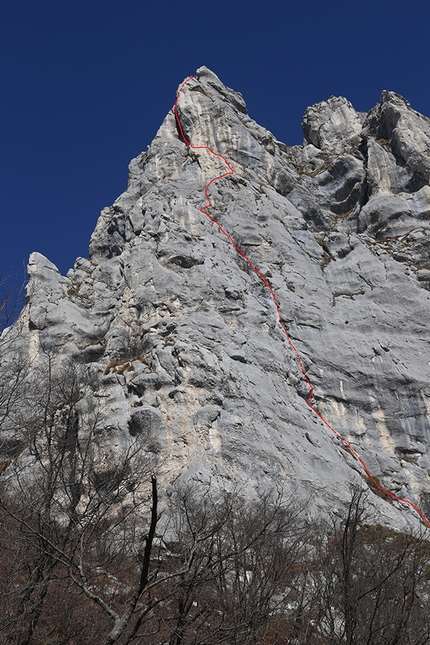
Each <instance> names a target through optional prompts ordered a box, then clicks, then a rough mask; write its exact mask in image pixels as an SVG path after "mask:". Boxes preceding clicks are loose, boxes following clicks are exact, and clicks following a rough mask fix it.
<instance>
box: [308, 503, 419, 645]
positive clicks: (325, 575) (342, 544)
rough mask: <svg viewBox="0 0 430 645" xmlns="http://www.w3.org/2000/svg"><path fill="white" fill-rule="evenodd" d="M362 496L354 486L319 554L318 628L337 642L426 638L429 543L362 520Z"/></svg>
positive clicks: (374, 644)
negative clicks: (337, 522) (345, 506)
mask: <svg viewBox="0 0 430 645" xmlns="http://www.w3.org/2000/svg"><path fill="white" fill-rule="evenodd" d="M366 505H367V495H366V494H365V493H364V492H363V491H362V490H354V491H353V493H352V497H351V501H350V504H349V506H348V510H347V514H346V516H345V519H344V521H343V523H342V524H340V525H337V526H335V527H334V530H333V531H332V532H331V533H329V532H328V531H325V534H326V536H328V537H327V542H326V544H325V545H324V547H323V550H322V552H321V553H320V559H319V562H320V564H321V568H320V569H319V570H318V578H319V597H320V600H321V605H320V616H319V627H320V631H321V633H322V634H323V635H325V636H326V638H327V642H328V643H330V644H333V645H335V644H339V645H397V644H402V645H403V644H407V645H423V644H424V643H428V642H430V625H429V620H428V616H427V613H428V608H429V606H428V592H429V589H428V573H429V567H430V545H429V543H428V542H427V541H425V540H424V539H423V537H422V536H421V535H413V534H404V533H396V532H395V531H393V530H389V529H387V528H384V527H382V526H375V525H373V526H369V525H367V524H366V520H367V516H366Z"/></svg>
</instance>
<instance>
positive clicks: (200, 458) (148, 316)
mask: <svg viewBox="0 0 430 645" xmlns="http://www.w3.org/2000/svg"><path fill="white" fill-rule="evenodd" d="M178 115H179V118H180V121H181V124H182V127H183V130H184V133H185V135H186V137H187V138H188V139H189V140H190V141H191V142H192V143H193V144H194V145H195V146H210V148H211V149H212V150H214V151H216V152H218V153H220V154H222V155H225V157H226V158H227V159H228V161H229V163H231V166H232V168H233V169H234V172H235V174H234V175H233V176H229V177H226V178H224V179H221V180H218V181H217V182H215V183H214V184H212V186H211V188H210V196H211V200H212V203H213V207H212V208H211V210H210V212H211V214H212V215H213V216H214V217H216V218H217V220H218V221H219V222H220V223H221V225H222V226H223V228H224V229H225V230H226V231H227V232H228V233H229V234H230V235H231V236H232V238H233V239H234V240H235V241H236V243H237V244H238V245H239V246H240V247H241V248H242V249H243V251H244V252H245V253H246V254H247V256H248V257H249V258H250V260H251V261H252V263H253V264H254V265H255V266H256V267H257V268H258V269H259V271H260V272H261V273H263V274H264V275H265V276H266V277H267V279H268V280H269V282H270V284H271V285H272V286H273V288H274V290H275V292H276V294H277V298H278V300H279V302H280V307H281V315H282V317H283V319H284V320H285V322H286V323H287V326H288V329H289V331H290V334H291V337H292V339H293V342H294V344H295V345H296V347H297V349H298V350H299V352H300V354H301V356H302V359H303V362H304V365H305V368H306V371H307V374H308V376H309V378H310V380H311V381H312V383H313V385H314V386H315V396H314V403H315V406H316V407H317V409H318V410H319V411H320V412H321V414H322V415H323V416H324V417H325V418H326V419H327V420H328V421H329V423H330V424H331V425H333V426H334V427H335V428H336V430H337V431H338V432H339V433H340V434H341V435H343V436H344V437H345V438H346V439H347V440H348V441H349V442H350V443H351V445H352V446H353V448H354V449H355V450H356V451H357V452H358V453H359V454H360V455H361V456H362V458H363V459H364V460H365V461H366V463H367V464H368V467H369V470H370V471H371V472H372V474H373V475H374V476H375V477H377V478H378V479H379V480H380V481H381V483H382V484H383V485H384V486H385V487H386V488H387V489H388V490H390V491H393V492H395V493H396V494H398V495H400V496H402V497H406V498H409V499H411V500H413V501H414V502H415V503H416V504H418V505H419V506H420V508H421V509H422V510H423V511H424V512H426V513H428V514H430V496H429V495H430V481H429V468H430V460H429V430H430V424H429V414H430V362H429V361H430V351H429V336H430V334H429V319H430V259H429V252H430V244H429V240H430V186H429V178H430V121H429V119H427V118H426V117H424V116H422V115H420V114H418V113H416V112H415V111H414V110H413V109H412V108H411V107H410V105H409V103H408V102H407V101H405V99H403V98H402V97H400V96H399V95H397V94H395V93H394V92H383V93H382V97H381V102H380V103H379V104H378V105H377V106H376V107H375V108H373V109H372V110H371V111H370V112H369V113H368V114H364V113H357V112H356V111H355V110H354V108H353V107H352V105H351V104H350V103H349V102H348V101H347V100H346V99H344V98H335V97H331V98H329V99H328V100H327V101H325V102H323V103H319V104H317V105H314V106H312V107H311V108H308V110H307V111H306V114H305V117H304V121H303V131H304V134H305V137H306V139H305V141H304V143H303V145H301V146H294V147H288V146H286V145H284V144H283V143H281V142H279V141H277V140H276V139H275V137H274V136H273V135H272V134H271V133H270V132H269V131H268V130H266V129H264V128H263V127H261V126H259V125H258V124H257V123H255V122H254V121H253V120H252V119H251V118H250V117H249V116H248V114H247V110H246V105H245V102H244V100H243V98H242V96H241V95H240V94H238V93H236V92H234V91H232V90H231V89H229V88H227V87H225V86H224V85H223V84H222V82H221V81H220V80H219V79H218V78H217V77H216V76H215V74H213V73H212V72H211V71H209V70H208V69H206V68H204V67H203V68H200V69H199V70H198V71H197V77H196V78H195V79H193V80H191V81H190V82H189V83H188V84H187V85H186V86H185V87H184V89H183V91H182V93H181V95H180V98H179V101H178ZM223 172H225V165H224V162H223V161H222V159H220V158H219V157H218V158H217V157H214V156H213V155H211V154H210V153H208V151H207V150H205V149H201V150H193V149H191V148H190V147H189V146H187V145H186V144H185V143H184V141H183V140H182V138H181V136H180V134H179V132H178V128H177V125H176V122H175V117H174V114H173V111H170V112H169V114H168V115H167V117H166V118H165V120H164V122H163V124H162V126H161V127H160V129H159V131H158V133H157V135H156V137H155V139H154V141H153V142H152V143H151V145H150V146H149V148H148V150H147V151H146V152H143V153H142V154H141V155H139V156H138V157H137V158H136V159H134V160H133V161H132V162H131V164H130V176H129V185H128V188H127V190H126V192H125V193H123V194H122V195H121V196H120V197H119V198H118V199H117V200H116V202H115V203H114V204H113V205H112V206H111V207H109V208H106V209H104V210H103V211H102V213H101V215H100V218H99V220H98V223H97V226H96V229H95V231H94V233H93V235H92V237H91V241H90V252H89V258H88V259H83V258H78V259H77V260H76V263H75V267H74V268H73V269H72V270H70V271H69V273H68V274H67V276H66V277H63V276H61V275H60V274H59V272H58V271H57V269H56V267H55V266H54V265H53V264H52V263H50V262H49V261H48V260H47V259H46V258H44V257H43V256H41V255H40V254H38V253H34V254H32V256H31V257H30V263H29V277H30V279H29V284H28V288H27V292H28V298H27V304H26V306H25V308H24V310H23V312H22V314H21V317H20V319H19V320H18V321H17V322H16V323H15V325H14V326H13V327H12V328H10V329H8V330H6V332H5V333H4V334H3V337H2V340H1V342H2V352H3V359H4V361H6V362H7V360H8V358H10V357H11V356H12V355H13V354H14V353H16V352H20V355H21V356H23V357H27V358H28V359H29V360H30V365H36V364H37V362H38V361H44V360H46V356H48V355H49V356H54V357H57V359H58V360H61V361H63V362H66V361H67V360H68V359H70V358H74V359H77V360H78V361H79V362H80V363H82V364H84V365H86V366H87V368H88V370H89V372H90V374H92V375H93V376H94V388H93V391H92V393H91V392H90V391H89V392H88V393H87V395H86V406H87V409H89V408H91V406H92V405H93V402H94V405H95V402H96V400H97V401H100V400H101V399H102V400H103V406H102V408H101V412H100V419H99V422H98V423H99V430H100V431H99V433H98V436H99V437H101V438H100V439H99V441H100V445H101V448H100V449H101V450H102V451H104V455H105V457H104V461H106V460H107V461H109V460H115V459H116V458H117V456H118V454H119V452H121V451H123V450H126V449H127V446H128V445H130V441H132V440H133V438H135V437H136V436H143V435H145V436H146V437H149V443H148V442H146V443H145V449H146V450H151V451H152V453H153V454H154V455H156V457H157V459H158V464H159V466H158V468H159V470H160V473H161V474H160V476H161V477H162V478H163V479H164V481H165V482H166V483H167V484H170V483H172V482H174V481H177V480H178V479H179V480H186V479H189V478H194V479H198V480H205V481H207V480H209V479H211V480H213V481H215V482H219V483H220V484H222V485H227V486H230V485H233V484H234V483H238V484H239V485H241V486H243V487H245V488H247V487H249V488H254V489H256V488H258V487H259V486H270V485H273V484H275V485H283V486H285V487H287V488H293V489H294V490H295V491H296V494H297V495H298V496H299V497H300V498H302V499H311V500H312V505H313V508H314V509H315V510H317V511H319V512H322V513H325V512H327V511H329V510H332V509H336V507H337V506H338V505H339V504H341V503H342V501H344V500H345V499H346V498H347V497H348V496H349V488H348V485H349V483H356V484H359V485H361V486H366V480H365V477H364V473H363V471H362V468H361V466H360V464H359V463H358V462H357V461H356V460H355V459H354V458H353V457H352V456H351V455H350V454H349V453H348V452H346V451H345V450H344V449H342V447H341V445H340V443H339V441H338V439H336V437H335V436H334V435H333V434H332V433H331V432H330V431H329V430H328V428H327V427H326V426H324V425H323V423H322V422H321V421H320V420H319V419H318V418H317V417H316V416H315V414H313V413H312V411H311V410H310V409H309V408H308V407H307V405H306V402H305V399H306V396H307V393H308V387H307V386H306V384H305V383H304V381H303V378H302V374H301V371H300V368H299V366H298V364H297V361H296V358H295V356H294V353H293V351H292V349H291V347H290V346H289V344H288V343H287V340H286V337H285V334H284V332H283V330H282V328H281V327H280V325H279V321H278V316H277V315H276V311H275V308H274V304H273V301H272V299H271V297H270V294H269V293H268V291H267V289H265V288H264V285H263V283H262V281H261V279H260V278H258V276H257V275H256V274H255V273H254V272H253V271H252V270H251V269H250V268H249V266H248V265H247V264H246V263H245V262H244V260H243V259H242V258H241V256H240V255H239V254H238V253H237V252H236V251H235V250H234V248H233V247H232V246H231V244H230V243H229V242H228V240H227V239H226V238H225V237H224V236H223V235H222V234H221V233H220V231H219V229H218V228H217V227H216V225H214V224H213V222H211V221H210V220H209V219H208V218H207V217H206V216H205V215H204V214H202V213H201V212H200V211H199V209H200V207H201V206H203V205H204V203H205V199H204V194H203V193H204V188H205V186H206V184H207V183H208V182H209V181H210V179H211V178H213V177H214V176H216V175H218V174H221V173H223ZM31 369H32V368H31ZM92 397H94V401H93V400H92ZM84 416H85V415H84V414H83V415H82V419H81V423H84V422H85V419H84ZM10 432H11V431H10V429H9V433H10ZM102 462H103V460H101V462H100V463H102ZM370 500H371V504H372V505H373V507H374V509H375V510H376V511H377V512H378V513H380V514H381V518H382V519H381V521H387V522H390V523H392V524H395V525H401V523H402V522H412V521H414V520H413V519H412V517H413V513H412V511H411V510H410V509H409V510H402V511H401V510H400V506H398V505H397V506H396V504H391V505H390V504H388V503H387V502H385V501H383V500H382V499H381V498H379V497H376V496H375V495H374V494H373V493H370Z"/></svg>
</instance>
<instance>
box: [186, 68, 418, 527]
mask: <svg viewBox="0 0 430 645" xmlns="http://www.w3.org/2000/svg"><path fill="white" fill-rule="evenodd" d="M197 78H198V77H197V76H190V77H189V78H187V79H186V80H185V81H184V82H183V83H182V85H181V86H180V88H179V89H178V92H177V94H176V101H175V104H174V106H173V112H174V115H175V119H176V123H177V126H178V129H179V132H180V134H181V137H182V139H183V141H184V143H185V144H186V145H187V146H189V147H190V148H192V149H193V150H207V151H208V152H210V154H211V155H213V156H214V157H218V158H219V159H221V160H222V161H223V163H224V164H225V165H226V166H227V168H228V170H227V172H224V173H222V174H221V175H217V176H216V177H213V178H212V179H211V180H210V181H209V183H207V184H206V186H205V189H204V195H205V198H206V204H205V205H204V206H202V207H201V208H200V212H201V213H202V214H203V215H206V217H208V218H209V219H210V220H212V222H213V223H214V224H216V226H217V227H218V228H219V230H220V232H221V233H222V234H223V235H224V236H225V237H226V238H227V239H228V240H229V242H230V243H231V245H232V247H233V248H234V250H235V251H236V252H237V253H239V255H240V256H241V257H242V258H243V259H244V260H245V262H247V264H248V265H249V266H250V267H251V269H252V270H253V271H254V272H255V273H256V274H257V275H258V277H259V278H260V279H261V280H262V282H263V284H264V286H265V287H266V289H267V290H268V291H269V293H270V295H271V296H272V300H273V302H274V304H275V308H276V313H277V315H278V320H279V323H280V325H281V327H282V329H283V330H284V332H285V337H286V339H287V341H288V343H289V345H290V347H291V348H292V350H293V351H294V354H295V356H296V360H297V362H298V364H299V367H300V370H301V372H302V375H303V379H304V381H305V382H306V383H307V385H308V386H309V394H308V396H307V398H306V404H307V406H308V407H309V408H310V409H311V410H312V412H313V413H314V414H316V416H317V417H318V418H319V419H320V420H321V421H322V422H323V424H324V425H325V426H326V427H327V428H328V429H329V430H330V431H331V432H332V433H333V434H334V435H335V437H336V438H337V439H338V440H339V441H340V442H341V443H342V444H343V445H344V446H345V448H346V449H347V450H348V451H349V452H350V453H351V455H352V456H353V457H355V459H357V461H358V462H359V463H360V464H361V466H362V468H363V470H364V472H365V473H366V475H367V476H368V478H369V479H370V481H371V482H372V484H373V485H374V486H375V488H377V489H378V490H380V491H381V492H382V493H384V494H385V495H388V497H391V498H392V499H394V500H395V501H396V502H402V503H403V504H408V505H409V506H411V507H412V508H413V509H414V511H416V513H418V515H419V516H420V518H421V519H422V520H423V522H425V524H426V525H427V526H428V527H430V521H429V520H428V518H427V517H426V516H425V515H424V513H423V512H422V511H420V509H419V508H418V507H417V506H416V505H415V504H414V503H413V502H411V501H410V500H409V499H405V498H404V497H398V496H397V495H395V494H394V493H392V492H391V491H389V490H387V489H386V488H384V487H383V486H381V484H379V482H378V481H377V480H376V479H375V477H373V475H372V474H371V473H370V471H369V469H368V467H367V466H366V464H365V462H364V461H363V459H362V458H361V457H360V455H358V454H357V452H356V451H355V450H354V448H353V447H352V446H351V444H350V443H349V442H348V441H347V440H346V439H345V438H344V437H342V435H340V434H339V432H337V430H335V428H333V426H332V425H331V424H330V423H329V422H328V421H326V419H324V417H323V416H322V414H321V413H320V412H318V410H317V409H316V408H315V407H314V406H313V404H312V397H313V395H314V392H315V388H314V386H313V385H312V383H311V382H310V380H309V377H308V375H307V374H306V370H305V367H304V365H303V361H302V358H301V356H300V354H299V351H298V349H297V347H296V346H295V345H294V343H293V341H292V340H291V337H290V334H289V331H288V329H287V325H286V324H285V322H284V320H283V318H282V315H281V310H280V305H279V301H278V298H277V297H276V293H275V291H274V289H273V287H272V286H271V285H270V284H269V282H268V280H267V278H266V276H265V275H263V274H262V273H261V271H259V270H258V268H257V267H256V266H255V265H254V264H253V263H252V262H251V260H250V259H249V258H248V257H247V256H246V255H245V253H244V252H243V251H242V249H241V248H239V247H238V246H237V244H236V242H235V241H234V239H233V238H232V237H231V235H230V234H229V233H227V231H226V230H225V229H224V228H223V227H222V226H221V224H220V223H219V222H218V220H217V219H216V218H215V217H213V216H212V215H211V214H210V213H208V212H207V209H208V208H210V207H211V206H212V202H211V200H210V197H209V188H210V187H211V185H212V184H213V183H214V182H215V181H217V180H218V179H222V178H223V177H227V176H228V175H234V174H235V172H234V170H233V168H232V167H231V165H230V164H229V163H228V161H227V159H226V158H225V157H224V156H223V155H222V154H220V153H219V152H214V151H213V150H212V149H211V148H209V146H204V145H203V146H195V145H194V144H193V143H191V141H189V139H187V137H186V136H185V133H184V130H183V128H182V124H181V121H180V119H179V114H178V101H179V97H180V95H181V93H182V90H183V89H184V87H185V85H187V83H189V82H190V81H192V80H193V79H197Z"/></svg>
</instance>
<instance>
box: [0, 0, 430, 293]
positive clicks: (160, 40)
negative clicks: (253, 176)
mask: <svg viewBox="0 0 430 645" xmlns="http://www.w3.org/2000/svg"><path fill="white" fill-rule="evenodd" d="M429 25H430V3H429V2H428V0H408V1H406V0H404V1H403V2H399V1H398V0H361V1H358V0H357V1H355V2H351V1H349V0H325V1H324V2H322V1H317V0H308V1H307V2H303V1H302V0H278V1H275V0H265V1H264V2H256V1H253V0H247V1H244V0H240V1H239V0H228V1H226V0H214V1H213V2H210V1H209V0H199V1H197V0H190V1H187V0H181V1H178V2H173V1H170V0H151V1H149V0H121V1H120V0H116V1H115V2H114V1H113V0H103V1H101V0H85V1H83V0H73V2H72V1H71V0H69V1H67V0H39V1H36V0H3V2H2V5H1V8H0V50H1V52H0V54H1V55H0V72H1V76H0V77H1V88H2V98H1V102H0V115H1V120H0V124H1V125H0V131H1V140H0V155H1V175H0V181H1V202H0V204H1V207H0V218H1V235H0V275H1V274H5V273H12V275H15V276H17V277H16V278H15V279H16V280H18V281H19V280H21V279H22V278H23V275H24V270H23V266H24V265H25V263H26V261H27V258H28V255H29V253H30V252H31V251H39V252H41V253H43V254H44V255H46V256H47V257H48V258H49V259H50V260H51V261H53V262H54V263H55V264H57V266H58V267H59V269H60V270H61V272H62V273H65V272H66V271H67V269H68V268H69V267H70V266H72V265H73V262H74V259H75V258H76V257H77V256H79V255H82V256H86V255H87V249H88V241H89V237H90V234H91V232H92V230H93V228H94V225H95V223H96V219H97V217H98V214H99V212H100V210H101V209H102V208H103V207H104V206H108V205H110V204H111V203H112V202H113V201H114V200H115V198H116V197H117V196H118V195H119V194H120V193H121V192H122V191H123V190H124V189H125V187H126V180H127V165H128V162H129V161H130V159H131V158H132V157H134V156H136V155H137V154H138V153H139V152H140V151H141V150H143V149H145V148H146V146H147V145H148V144H149V143H150V141H151V139H152V138H153V136H154V135H155V133H156V131H157V129H158V127H159V125H160V124H161V122H162V120H163V118H164V116H165V114H166V113H167V111H168V110H169V109H170V108H171V106H172V104H173V101H174V98H175V91H176V88H177V86H178V84H179V83H180V82H181V81H182V80H183V79H184V78H185V77H186V76H188V75H190V74H194V73H195V70H196V69H197V68H198V67H200V66H201V65H206V66H208V67H210V68H211V69H212V70H213V71H214V72H215V73H216V74H218V76H219V77H220V78H221V80H222V81H223V82H224V83H226V84H227V85H229V86H230V87H233V88H234V89H236V90H239V91H241V92H242V94H243V95H244V98H245V100H246V102H247V104H248V110H249V114H250V115H251V117H253V118H254V119H256V120H257V121H258V122H259V123H260V124H261V125H263V126H265V127H266V128H268V129H269V130H271V131H272V132H273V133H274V134H275V135H276V137H277V138H278V139H281V140H282V141H284V142H285V143H287V144H291V145H292V144H296V143H301V141H302V134H301V127H300V123H301V118H302V115H303V112H304V110H305V109H306V107H307V106H308V105H311V104H313V103H316V102H318V101H321V100H324V99H326V98H328V97H329V96H330V95H332V94H334V95H343V96H346V97H347V98H348V99H349V100H350V101H351V102H352V103H353V105H354V106H355V108H356V109H358V110H366V111H367V110H369V109H370V108H371V107H373V105H375V104H376V103H377V101H378V99H379V95H380V92H381V90H383V89H391V90H394V91H396V92H398V93H400V94H402V95H403V96H405V97H406V98H407V99H408V100H409V101H410V102H411V103H412V106H413V107H414V108H415V109H416V110H418V111H420V112H423V113H424V114H426V115H427V116H430V83H429V78H430V74H429V65H430V36H429Z"/></svg>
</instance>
